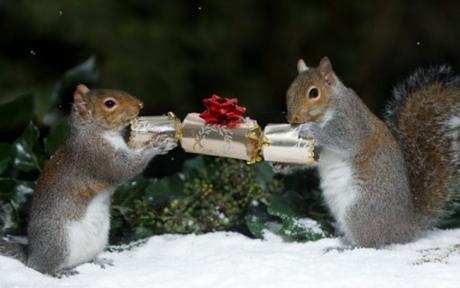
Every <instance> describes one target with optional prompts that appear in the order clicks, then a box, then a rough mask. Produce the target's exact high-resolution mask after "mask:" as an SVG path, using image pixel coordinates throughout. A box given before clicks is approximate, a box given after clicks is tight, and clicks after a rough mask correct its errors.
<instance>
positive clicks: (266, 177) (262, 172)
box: [253, 162, 275, 189]
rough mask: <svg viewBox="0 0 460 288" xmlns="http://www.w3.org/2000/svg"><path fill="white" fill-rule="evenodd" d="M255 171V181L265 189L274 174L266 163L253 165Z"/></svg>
mask: <svg viewBox="0 0 460 288" xmlns="http://www.w3.org/2000/svg"><path fill="white" fill-rule="evenodd" d="M253 167H254V170H255V176H256V177H255V181H256V182H257V183H258V184H259V185H260V186H261V187H262V189H267V184H268V183H270V182H272V180H273V177H274V176H275V173H274V172H273V169H272V167H270V165H269V164H268V163H267V162H260V163H257V164H254V165H253Z"/></svg>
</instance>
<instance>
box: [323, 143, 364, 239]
mask: <svg viewBox="0 0 460 288" xmlns="http://www.w3.org/2000/svg"><path fill="white" fill-rule="evenodd" d="M318 170H319V175H320V177H321V188H322V190H323V196H324V200H325V201H326V203H327V205H328V206H329V210H330V211H331V213H332V215H333V216H334V217H335V219H336V221H337V222H338V224H339V225H340V228H341V229H342V232H344V233H345V234H348V235H349V233H348V229H347V223H346V213H347V210H348V208H350V206H352V205H353V204H354V203H355V200H356V195H357V192H356V185H355V184H356V183H355V181H354V180H353V171H352V167H351V163H350V159H347V156H344V155H341V154H340V153H337V152H335V151H331V150H326V149H324V150H323V151H322V152H321V155H320V159H319V162H318Z"/></svg>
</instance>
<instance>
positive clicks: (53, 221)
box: [0, 85, 176, 277]
mask: <svg viewBox="0 0 460 288" xmlns="http://www.w3.org/2000/svg"><path fill="white" fill-rule="evenodd" d="M142 106H143V104H142V102H141V101H139V100H138V99H136V98H134V97H133V96H131V95H129V94H127V93H125V92H123V91H118V90H89V89H88V88H87V87H86V86H84V85H78V87H77V89H76V91H75V93H74V105H73V107H74V109H73V111H72V113H71V116H70V131H69V136H68V139H67V140H66V142H65V143H64V144H63V145H62V146H61V147H60V148H59V149H58V150H57V152H56V153H55V154H54V155H53V156H52V157H51V159H50V160H49V161H48V162H47V164H46V165H45V168H44V170H43V173H42V174H41V176H40V178H39V180H38V182H37V186H36V190H35V192H34V194H33V197H32V205H31V208H30V215H29V224H28V240H29V241H28V242H29V243H28V245H27V246H26V247H21V246H20V245H18V244H15V243H9V242H6V241H5V240H1V239H0V254H2V255H7V256H13V257H15V258H17V259H19V260H22V261H23V262H25V263H26V264H27V265H28V266H29V267H31V268H33V269H36V270H38V271H40V272H42V273H47V274H51V275H53V276H58V277H59V276H62V275H72V274H75V273H76V272H75V270H72V268H74V267H75V266H77V265H79V264H82V263H85V262H88V261H91V260H92V261H94V262H95V263H96V264H100V265H101V266H102V265H104V264H110V261H107V260H105V259H97V258H96V257H97V255H98V254H99V253H100V252H102V250H103V249H104V247H105V246H106V244H107V240H108V234H109V226H110V200H111V196H112V194H113V192H114V191H115V189H116V188H117V187H118V186H119V185H121V184H123V183H124V182H126V181H128V180H129V179H131V178H133V177H134V176H136V175H137V174H139V173H141V172H142V171H143V170H144V168H145V167H146V166H147V164H148V162H149V161H150V160H151V159H152V158H153V157H154V156H155V155H158V154H164V153H166V152H168V151H169V150H171V149H172V148H174V147H175V146H176V143H175V141H174V139H169V138H166V137H163V136H161V137H160V136H159V137H156V138H154V139H151V140H150V141H148V142H147V143H145V146H144V147H143V148H141V149H138V150H134V149H132V148H130V147H128V145H127V143H126V141H125V135H124V133H126V131H125V130H126V127H127V126H128V125H129V123H130V121H131V120H133V119H134V118H135V117H137V115H138V113H139V111H140V109H141V108H142Z"/></svg>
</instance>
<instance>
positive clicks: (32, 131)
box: [13, 122, 45, 172]
mask: <svg viewBox="0 0 460 288" xmlns="http://www.w3.org/2000/svg"><path fill="white" fill-rule="evenodd" d="M39 136H40V131H39V130H38V128H37V127H36V126H35V125H34V124H33V123H32V122H30V123H29V125H28V126H27V128H26V129H25V130H24V132H23V133H22V135H21V136H20V137H19V138H18V139H17V140H16V141H15V142H14V144H13V150H14V166H15V167H16V168H17V169H18V170H20V171H24V172H31V171H34V170H39V171H40V170H41V168H42V166H43V164H44V162H45V157H44V155H43V153H42V151H41V148H40V146H39V143H38V139H39Z"/></svg>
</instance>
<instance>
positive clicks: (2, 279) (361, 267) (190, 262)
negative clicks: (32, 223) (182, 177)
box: [0, 229, 460, 288]
mask: <svg viewBox="0 0 460 288" xmlns="http://www.w3.org/2000/svg"><path fill="white" fill-rule="evenodd" d="M459 243H460V229H457V230H444V231H434V232H429V233H427V235H425V237H424V238H422V239H420V240H418V241H416V242H413V243H409V244H405V245H392V246H390V247H388V248H386V249H380V250H377V249H369V248H367V249H364V248H363V249H351V250H344V251H341V250H340V249H334V248H343V246H342V244H341V243H340V241H339V239H336V238H327V239H322V240H319V241H315V242H307V243H286V242H283V241H280V239H279V238H277V239H273V240H254V239H249V238H246V237H244V236H242V235H240V234H236V233H223V232H220V233H210V234H204V235H198V236H197V235H184V236H180V235H162V236H155V237H152V238H150V239H148V240H147V241H146V242H145V243H144V244H142V243H140V246H137V245H134V246H133V247H132V248H131V249H128V250H124V251H122V252H105V253H103V255H101V257H104V258H109V259H112V260H113V261H114V266H113V267H107V268H106V269H101V268H100V267H99V266H96V265H94V264H84V265H81V266H79V267H78V268H77V270H78V271H79V272H80V274H79V275H76V276H72V277H69V278H64V279H54V278H51V277H49V276H45V275H42V274H40V273H38V272H36V271H34V270H32V269H29V268H27V267H25V266H24V265H23V264H21V263H20V262H18V261H16V260H12V259H9V258H6V257H0V287H1V288H10V287H15V288H22V287H24V288H25V287H31V288H32V287H33V288H48V287H53V288H54V287H56V288H59V287H66V288H74V287H75V288H76V287H97V288H105V287H110V288H118V287H126V288H131V287H133V288H139V287H159V288H160V287H161V288H176V287H180V288H207V287H209V288H221V287H222V288H227V287H228V288H246V287H251V288H257V287H264V288H275V287H276V288H297V287H302V288H305V287H319V288H329V287H340V288H348V287H349V288H357V287H358V288H359V287H372V288H380V287H389V288H390V287H391V288H394V287H405V288H406V287H409V288H410V287H417V288H423V287H426V288H433V287H436V288H439V287H442V288H450V287H452V288H458V287H460V286H459V283H460V273H459V271H460V246H459V245H458V244H459Z"/></svg>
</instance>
